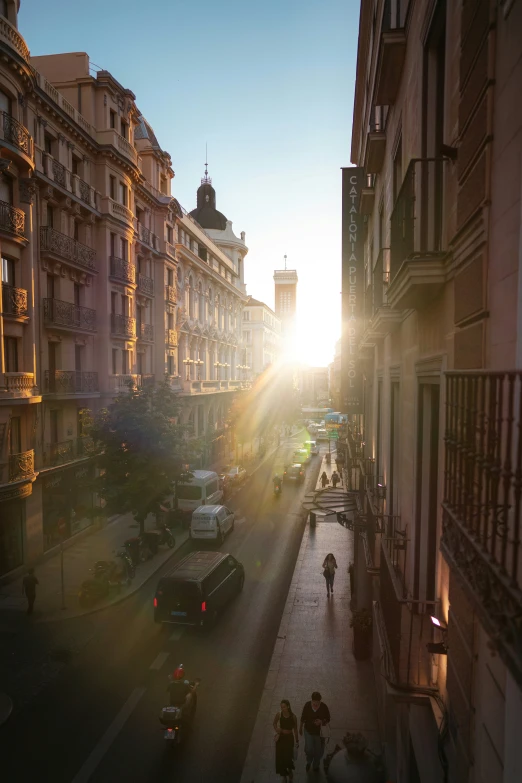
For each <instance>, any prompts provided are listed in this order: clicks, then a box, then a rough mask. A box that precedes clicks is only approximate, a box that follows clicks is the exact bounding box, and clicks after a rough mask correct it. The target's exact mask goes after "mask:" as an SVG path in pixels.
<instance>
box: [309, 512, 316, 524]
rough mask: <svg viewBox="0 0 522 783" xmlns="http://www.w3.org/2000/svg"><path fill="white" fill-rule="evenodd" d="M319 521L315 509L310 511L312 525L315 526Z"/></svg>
mask: <svg viewBox="0 0 522 783" xmlns="http://www.w3.org/2000/svg"><path fill="white" fill-rule="evenodd" d="M316 523H317V519H316V516H315V511H310V527H315V525H316Z"/></svg>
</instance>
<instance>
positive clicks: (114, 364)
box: [112, 348, 118, 375]
mask: <svg viewBox="0 0 522 783" xmlns="http://www.w3.org/2000/svg"><path fill="white" fill-rule="evenodd" d="M112 374H113V375H117V374H118V349H117V348H113V349H112Z"/></svg>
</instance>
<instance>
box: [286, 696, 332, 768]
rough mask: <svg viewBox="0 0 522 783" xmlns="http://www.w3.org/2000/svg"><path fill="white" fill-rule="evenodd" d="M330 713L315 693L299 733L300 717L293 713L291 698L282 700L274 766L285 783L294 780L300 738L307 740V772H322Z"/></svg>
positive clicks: (304, 710)
mask: <svg viewBox="0 0 522 783" xmlns="http://www.w3.org/2000/svg"><path fill="white" fill-rule="evenodd" d="M329 724H330V710H329V709H328V707H327V705H326V704H325V703H324V702H323V701H322V696H321V694H320V693H319V691H314V692H313V693H312V697H311V699H310V701H307V702H306V704H305V705H304V707H303V709H302V712H301V720H300V721H299V730H298V728H297V716H296V715H295V713H293V712H292V707H291V706H290V702H289V701H288V699H283V700H282V701H281V709H280V710H279V712H278V713H276V715H275V717H274V723H273V726H274V730H275V736H274V739H275V767H276V774H277V775H281V777H282V779H283V783H288V781H291V780H293V779H294V770H295V761H296V760H297V753H298V749H299V737H302V736H303V733H304V740H305V757H306V771H307V772H308V770H309V769H310V767H313V769H314V771H315V772H317V771H318V770H319V765H320V763H321V759H322V757H323V754H324V749H325V746H326V742H327V736H329V732H330V728H329Z"/></svg>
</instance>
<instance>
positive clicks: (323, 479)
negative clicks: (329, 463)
mask: <svg viewBox="0 0 522 783" xmlns="http://www.w3.org/2000/svg"><path fill="white" fill-rule="evenodd" d="M321 484H322V485H323V489H324V488H325V487H326V485H327V484H328V476H327V475H326V471H325V470H323V472H322V473H321Z"/></svg>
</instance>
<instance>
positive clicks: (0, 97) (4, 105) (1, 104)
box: [0, 12, 11, 114]
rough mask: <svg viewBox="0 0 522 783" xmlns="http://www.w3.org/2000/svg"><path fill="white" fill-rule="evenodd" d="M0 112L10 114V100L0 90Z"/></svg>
mask: <svg viewBox="0 0 522 783" xmlns="http://www.w3.org/2000/svg"><path fill="white" fill-rule="evenodd" d="M0 13H1V12H0ZM0 111H5V113H6V114H11V98H10V97H9V95H6V94H5V92H3V91H2V90H0Z"/></svg>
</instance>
